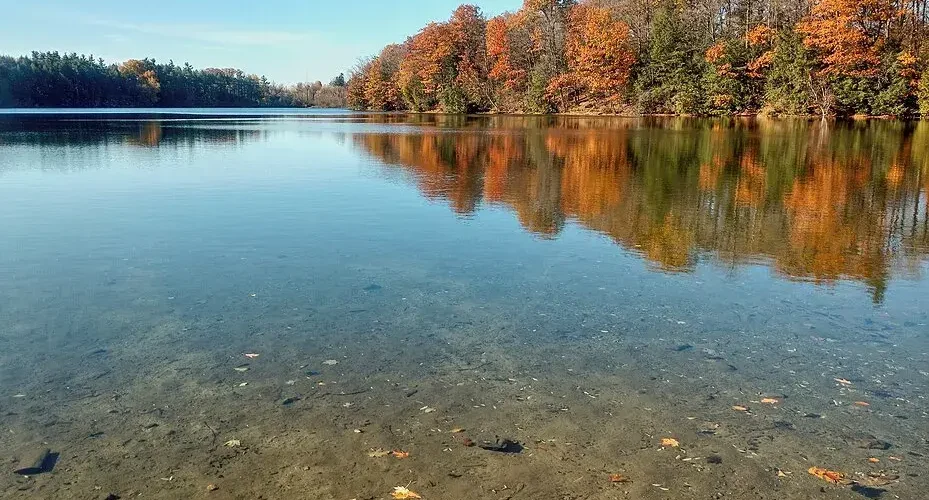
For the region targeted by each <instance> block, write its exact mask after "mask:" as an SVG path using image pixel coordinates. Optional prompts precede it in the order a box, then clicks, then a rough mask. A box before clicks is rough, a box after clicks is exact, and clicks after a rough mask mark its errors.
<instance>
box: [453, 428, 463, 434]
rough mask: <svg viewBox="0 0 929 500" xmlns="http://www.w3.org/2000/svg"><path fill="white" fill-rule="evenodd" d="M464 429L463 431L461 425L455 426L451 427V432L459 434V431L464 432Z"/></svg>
mask: <svg viewBox="0 0 929 500" xmlns="http://www.w3.org/2000/svg"><path fill="white" fill-rule="evenodd" d="M464 431H465V429H462V428H461V427H456V428H454V429H452V434H461V433H462V432H464Z"/></svg>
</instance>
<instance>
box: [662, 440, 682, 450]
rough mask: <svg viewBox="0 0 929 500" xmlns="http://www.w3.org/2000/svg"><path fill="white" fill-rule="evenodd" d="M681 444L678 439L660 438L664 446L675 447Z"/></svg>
mask: <svg viewBox="0 0 929 500" xmlns="http://www.w3.org/2000/svg"><path fill="white" fill-rule="evenodd" d="M680 445H681V443H680V441H678V440H677V439H674V438H662V439H661V446H666V447H668V448H677V447H679V446H680Z"/></svg>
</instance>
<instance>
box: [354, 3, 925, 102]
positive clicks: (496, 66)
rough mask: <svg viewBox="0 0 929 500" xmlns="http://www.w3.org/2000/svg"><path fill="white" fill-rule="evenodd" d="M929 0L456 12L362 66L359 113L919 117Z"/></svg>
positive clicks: (357, 81)
mask: <svg viewBox="0 0 929 500" xmlns="http://www.w3.org/2000/svg"><path fill="white" fill-rule="evenodd" d="M927 5H929V0H764V1H758V0H754V1H753V0H689V1H687V2H684V1H681V0H581V1H580V2H578V1H575V0H524V2H523V5H522V8H520V9H519V10H518V11H516V12H513V13H506V14H503V15H500V16H497V17H494V18H491V19H487V18H486V17H485V16H484V15H483V14H482V13H481V11H480V9H479V8H477V7H475V6H473V5H462V6H461V7H459V8H458V9H457V10H455V12H454V13H453V14H452V16H451V18H450V19H449V20H448V21H446V22H442V23H431V24H429V25H427V26H426V27H425V28H423V29H422V30H421V31H420V32H419V33H417V34H416V35H414V36H412V37H411V38H409V39H407V40H406V41H405V42H404V43H402V44H395V45H389V46H387V47H385V48H384V49H383V50H382V51H381V52H380V54H378V55H377V56H374V57H370V58H368V59H365V60H363V61H361V62H360V63H359V64H358V65H357V66H356V67H355V68H354V70H353V71H352V73H351V75H350V78H349V82H348V104H349V105H350V106H351V107H353V108H356V109H369V110H411V111H431V110H438V111H443V112H448V113H462V112H479V111H490V112H504V113H514V112H530V113H551V112H579V111H580V112H608V113H648V114H652V113H673V114H738V113H769V114H809V113H814V114H822V115H823V116H828V115H854V114H866V115H896V116H908V115H915V114H917V113H920V112H922V113H923V114H924V115H929V45H927V42H926V40H929V29H927V25H929V6H927Z"/></svg>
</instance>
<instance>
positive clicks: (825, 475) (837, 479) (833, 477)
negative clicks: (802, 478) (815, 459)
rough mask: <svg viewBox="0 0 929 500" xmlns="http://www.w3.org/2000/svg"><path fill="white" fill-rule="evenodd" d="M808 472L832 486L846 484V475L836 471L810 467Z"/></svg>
mask: <svg viewBox="0 0 929 500" xmlns="http://www.w3.org/2000/svg"><path fill="white" fill-rule="evenodd" d="M807 472H809V473H810V474H812V475H814V476H816V477H818V478H820V479H822V480H823V481H828V482H830V483H832V484H840V483H844V482H845V474H842V473H841V472H836V471H834V470H829V469H823V468H822V467H810V468H809V469H808V470H807Z"/></svg>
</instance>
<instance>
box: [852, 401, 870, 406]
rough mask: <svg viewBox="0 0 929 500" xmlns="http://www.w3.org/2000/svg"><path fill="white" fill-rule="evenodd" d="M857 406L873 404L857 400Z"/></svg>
mask: <svg viewBox="0 0 929 500" xmlns="http://www.w3.org/2000/svg"><path fill="white" fill-rule="evenodd" d="M855 406H871V403H866V402H864V401H855Z"/></svg>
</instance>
